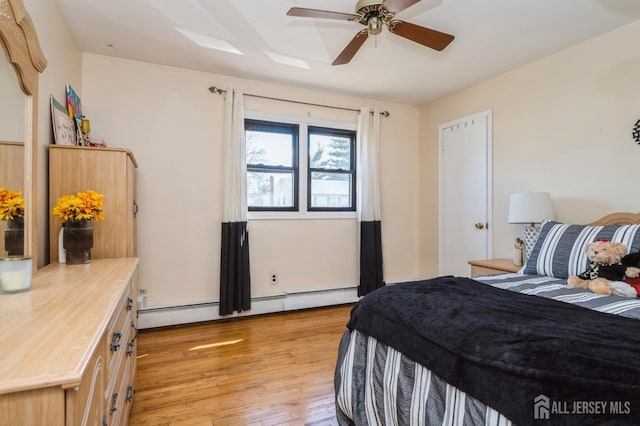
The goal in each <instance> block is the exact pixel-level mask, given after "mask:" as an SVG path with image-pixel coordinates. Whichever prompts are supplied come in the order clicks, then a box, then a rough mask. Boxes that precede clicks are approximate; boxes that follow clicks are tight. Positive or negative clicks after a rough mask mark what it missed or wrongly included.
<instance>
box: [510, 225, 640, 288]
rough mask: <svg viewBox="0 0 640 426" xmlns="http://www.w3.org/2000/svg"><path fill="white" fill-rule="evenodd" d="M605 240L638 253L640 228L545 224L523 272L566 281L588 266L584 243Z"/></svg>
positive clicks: (639, 248)
mask: <svg viewBox="0 0 640 426" xmlns="http://www.w3.org/2000/svg"><path fill="white" fill-rule="evenodd" d="M599 239H602V240H608V241H612V242H618V243H622V244H624V245H625V246H627V250H628V251H629V253H635V252H640V225H607V226H587V225H569V224H565V223H559V222H554V221H551V220H549V221H545V222H543V223H542V226H541V227H540V235H539V236H538V241H536V245H535V246H534V247H533V250H532V251H531V255H530V256H529V259H527V263H526V265H525V267H524V270H523V273H525V274H529V275H548V276H551V277H556V278H568V277H569V276H570V275H578V274H581V273H582V272H584V271H586V270H587V268H588V267H589V259H587V254H586V253H585V247H586V246H587V244H589V243H592V242H594V241H596V240H599Z"/></svg>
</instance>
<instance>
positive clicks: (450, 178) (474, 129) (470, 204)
mask: <svg viewBox="0 0 640 426" xmlns="http://www.w3.org/2000/svg"><path fill="white" fill-rule="evenodd" d="M439 132H440V194H439V195H440V223H439V225H440V240H439V256H440V262H439V266H440V271H439V272H440V275H457V276H467V277H468V276H469V274H470V271H471V269H470V266H469V264H468V263H467V262H468V261H469V260H478V259H488V258H490V257H491V232H489V230H488V228H489V227H490V226H491V223H490V218H491V140H492V135H491V111H486V112H483V113H480V114H475V115H472V116H468V117H464V118H461V119H459V120H455V121H452V122H450V123H445V124H441V125H440V126H439Z"/></svg>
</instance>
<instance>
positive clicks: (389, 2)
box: [382, 0, 420, 14]
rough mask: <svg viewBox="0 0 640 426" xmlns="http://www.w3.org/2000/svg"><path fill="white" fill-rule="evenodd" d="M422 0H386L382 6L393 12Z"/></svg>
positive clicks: (400, 10)
mask: <svg viewBox="0 0 640 426" xmlns="http://www.w3.org/2000/svg"><path fill="white" fill-rule="evenodd" d="M419 1H420V0H385V2H384V3H383V4H382V6H383V7H384V8H385V9H387V10H388V11H389V12H391V13H394V14H395V13H398V12H402V11H403V10H405V9H406V8H408V7H409V6H413V5H414V4H416V3H418V2H419Z"/></svg>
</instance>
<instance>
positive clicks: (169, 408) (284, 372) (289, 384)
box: [129, 306, 351, 426]
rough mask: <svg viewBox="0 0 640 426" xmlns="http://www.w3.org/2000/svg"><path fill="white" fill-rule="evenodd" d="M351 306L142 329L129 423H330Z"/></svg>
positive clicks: (268, 425)
mask: <svg viewBox="0 0 640 426" xmlns="http://www.w3.org/2000/svg"><path fill="white" fill-rule="evenodd" d="M350 310H351V306H339V307H331V308H322V309H314V310H306V311H298V312H292V313H284V314H276V315H267V316H259V317H253V318H251V317H250V318H243V319H236V320H230V321H224V322H213V323H207V324H198V325H191V326H182V327H172V328H164V329H157V330H146V331H145V330H143V331H141V332H140V335H139V337H138V372H137V378H136V393H135V397H134V402H133V407H132V409H131V416H130V418H129V424H130V425H215V426H226V425H230V426H231V425H241V426H248V425H256V426H257V425H260V426H272V425H313V426H325V425H326V426H328V425H332V426H333V425H335V424H336V419H335V405H334V391H333V373H334V368H335V363H336V357H337V353H338V343H339V341H340V337H341V335H342V333H343V332H344V330H345V325H346V323H347V321H348V319H349V312H350Z"/></svg>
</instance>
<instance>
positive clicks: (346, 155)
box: [309, 133, 351, 170]
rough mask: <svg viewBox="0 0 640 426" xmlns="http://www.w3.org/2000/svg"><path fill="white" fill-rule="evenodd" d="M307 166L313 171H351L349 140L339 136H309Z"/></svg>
mask: <svg viewBox="0 0 640 426" xmlns="http://www.w3.org/2000/svg"><path fill="white" fill-rule="evenodd" d="M309 165H310V167H311V168H313V169H342V170H349V169H351V140H350V139H349V138H346V137H343V136H339V135H323V134H314V133H312V134H310V135H309Z"/></svg>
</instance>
